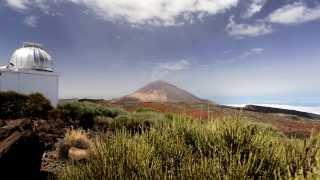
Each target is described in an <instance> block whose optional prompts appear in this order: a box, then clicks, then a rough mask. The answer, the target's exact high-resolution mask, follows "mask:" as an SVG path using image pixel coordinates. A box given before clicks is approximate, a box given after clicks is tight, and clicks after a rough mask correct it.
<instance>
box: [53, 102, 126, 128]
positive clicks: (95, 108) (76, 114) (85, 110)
mask: <svg viewBox="0 0 320 180" xmlns="http://www.w3.org/2000/svg"><path fill="white" fill-rule="evenodd" d="M58 109H59V110H60V111H61V112H62V114H63V119H64V120H66V121H69V122H71V123H73V124H74V125H76V126H79V127H81V128H84V129H90V128H93V126H94V121H95V120H94V119H95V118H96V117H98V116H105V117H111V118H114V117H117V116H119V115H121V114H126V112H125V111H123V110H121V109H117V108H108V107H105V106H102V105H98V104H94V103H90V102H73V103H67V104H64V105H60V106H59V107H58Z"/></svg>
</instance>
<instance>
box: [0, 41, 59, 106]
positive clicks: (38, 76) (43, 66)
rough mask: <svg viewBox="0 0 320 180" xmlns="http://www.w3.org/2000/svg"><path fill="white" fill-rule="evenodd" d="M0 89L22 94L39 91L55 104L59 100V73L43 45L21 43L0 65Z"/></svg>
mask: <svg viewBox="0 0 320 180" xmlns="http://www.w3.org/2000/svg"><path fill="white" fill-rule="evenodd" d="M0 91H15V92H18V93H22V94H31V93H41V94H43V95H44V96H45V97H46V98H48V99H49V100H50V101H51V103H52V105H54V106H56V105H57V104H58V100H59V74H58V73H56V72H54V69H53V61H52V58H51V56H50V55H49V54H48V53H47V52H46V50H45V49H44V47H43V46H42V45H40V44H35V43H23V46H22V47H21V48H19V49H17V50H16V51H15V52H14V53H13V55H12V57H11V59H10V61H9V64H8V65H6V66H0Z"/></svg>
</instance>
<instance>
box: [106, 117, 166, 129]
mask: <svg viewBox="0 0 320 180" xmlns="http://www.w3.org/2000/svg"><path fill="white" fill-rule="evenodd" d="M163 120H165V117H164V116H163V115H162V114H160V113H156V112H135V113H131V114H127V115H120V116H118V117H116V118H115V120H114V121H113V122H112V123H111V127H112V128H113V129H114V130H117V129H126V130H128V131H129V132H131V133H142V132H144V131H147V130H149V129H150V128H151V127H154V126H156V125H158V124H160V123H161V122H163Z"/></svg>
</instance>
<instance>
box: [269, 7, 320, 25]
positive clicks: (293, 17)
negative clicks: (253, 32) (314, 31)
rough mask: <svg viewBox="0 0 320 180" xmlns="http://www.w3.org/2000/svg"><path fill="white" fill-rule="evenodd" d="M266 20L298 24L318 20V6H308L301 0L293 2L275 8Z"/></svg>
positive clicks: (319, 13)
mask: <svg viewBox="0 0 320 180" xmlns="http://www.w3.org/2000/svg"><path fill="white" fill-rule="evenodd" d="M267 20H268V21H269V22H272V23H278V24H299V23H305V22H309V21H314V20H320V6H317V7H315V8H309V7H307V6H306V5H305V4H304V3H302V2H297V3H293V4H290V5H286V6H284V7H282V8H280V9H277V10H275V11H274V12H272V13H271V14H270V15H269V16H268V18H267Z"/></svg>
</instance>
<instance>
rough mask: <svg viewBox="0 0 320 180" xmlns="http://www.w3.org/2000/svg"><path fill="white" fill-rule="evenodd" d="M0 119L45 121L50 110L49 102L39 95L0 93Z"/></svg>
mask: <svg viewBox="0 0 320 180" xmlns="http://www.w3.org/2000/svg"><path fill="white" fill-rule="evenodd" d="M0 99H1V100H0V119H18V118H26V117H29V118H42V119H47V118H48V114H49V111H50V110H52V109H53V108H52V106H51V104H50V101H49V100H48V99H46V98H45V97H44V96H43V95H41V94H39V93H35V94H30V95H23V94H19V93H16V92H0Z"/></svg>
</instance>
